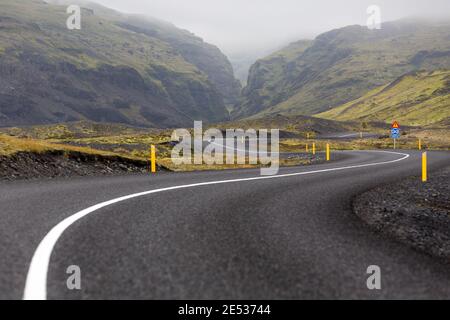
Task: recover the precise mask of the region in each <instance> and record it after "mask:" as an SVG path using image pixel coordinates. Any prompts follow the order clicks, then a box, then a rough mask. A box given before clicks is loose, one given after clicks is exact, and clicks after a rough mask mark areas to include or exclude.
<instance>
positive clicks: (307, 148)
mask: <svg viewBox="0 0 450 320" xmlns="http://www.w3.org/2000/svg"><path fill="white" fill-rule="evenodd" d="M308 152H309V146H308V144H306V153H308Z"/></svg>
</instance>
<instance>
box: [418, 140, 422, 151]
mask: <svg viewBox="0 0 450 320" xmlns="http://www.w3.org/2000/svg"><path fill="white" fill-rule="evenodd" d="M419 150H422V140H421V139H419Z"/></svg>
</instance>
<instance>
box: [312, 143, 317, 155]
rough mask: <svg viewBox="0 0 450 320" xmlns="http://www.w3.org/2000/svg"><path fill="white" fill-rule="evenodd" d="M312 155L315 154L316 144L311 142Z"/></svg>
mask: <svg viewBox="0 0 450 320" xmlns="http://www.w3.org/2000/svg"><path fill="white" fill-rule="evenodd" d="M312 152H313V154H316V144H315V143H314V142H313V150H312Z"/></svg>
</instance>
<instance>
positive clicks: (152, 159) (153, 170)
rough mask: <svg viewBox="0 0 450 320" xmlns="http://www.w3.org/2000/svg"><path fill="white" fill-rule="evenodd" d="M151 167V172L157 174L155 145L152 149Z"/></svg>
mask: <svg viewBox="0 0 450 320" xmlns="http://www.w3.org/2000/svg"><path fill="white" fill-rule="evenodd" d="M150 166H151V172H152V173H155V172H156V147H155V146H154V145H152V146H151V148H150Z"/></svg>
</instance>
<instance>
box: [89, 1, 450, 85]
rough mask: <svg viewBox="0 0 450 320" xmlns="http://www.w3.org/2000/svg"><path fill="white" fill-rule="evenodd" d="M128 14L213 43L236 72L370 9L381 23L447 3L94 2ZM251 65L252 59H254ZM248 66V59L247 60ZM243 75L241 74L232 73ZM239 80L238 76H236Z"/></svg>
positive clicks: (360, 19) (435, 11) (449, 6)
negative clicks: (164, 23)
mask: <svg viewBox="0 0 450 320" xmlns="http://www.w3.org/2000/svg"><path fill="white" fill-rule="evenodd" d="M94 1H96V2H98V3H101V4H103V5H106V6H109V7H112V8H115V9H118V10H120V11H123V12H128V13H140V14H145V15H149V16H153V17H156V18H160V19H163V20H167V21H170V22H172V23H174V24H176V25H177V26H178V27H181V28H185V29H188V30H190V31H192V32H194V33H195V34H196V35H198V36H200V37H202V38H203V39H204V40H205V41H207V42H210V43H213V44H215V45H217V46H218V47H219V48H220V49H221V50H222V51H223V52H225V54H227V55H228V56H229V57H230V59H231V60H232V62H233V64H234V65H235V68H236V67H237V68H239V69H241V68H245V65H246V63H245V61H247V60H254V59H256V58H261V57H263V56H265V55H267V54H268V53H270V52H271V51H275V50H277V49H279V48H281V47H282V46H284V45H286V44H287V43H289V42H292V41H296V40H299V39H304V38H308V39H310V38H314V37H315V36H317V35H318V34H320V33H322V32H325V31H328V30H331V29H334V28H339V27H344V26H347V25H351V24H365V23H366V21H367V17H368V15H367V13H366V10H367V8H368V7H369V6H370V5H373V4H375V5H378V6H379V7H380V8H381V18H382V20H383V21H389V20H396V19H400V18H404V17H408V16H432V17H433V18H436V16H440V17H442V16H443V15H449V12H450V1H448V0H377V1H373V0H341V1H335V0H316V1H305V0H264V1H261V0H245V1H242V0H226V1H225V0H188V1H186V0H127V1H124V0H94ZM253 62H254V61H253ZM250 63H252V61H250ZM237 71H238V73H242V70H237ZM240 77H241V78H242V75H241V76H240Z"/></svg>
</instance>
